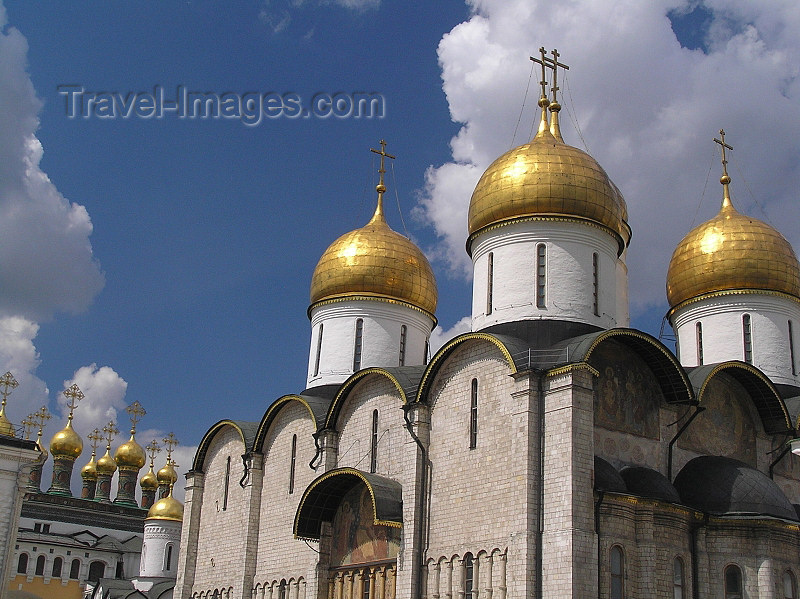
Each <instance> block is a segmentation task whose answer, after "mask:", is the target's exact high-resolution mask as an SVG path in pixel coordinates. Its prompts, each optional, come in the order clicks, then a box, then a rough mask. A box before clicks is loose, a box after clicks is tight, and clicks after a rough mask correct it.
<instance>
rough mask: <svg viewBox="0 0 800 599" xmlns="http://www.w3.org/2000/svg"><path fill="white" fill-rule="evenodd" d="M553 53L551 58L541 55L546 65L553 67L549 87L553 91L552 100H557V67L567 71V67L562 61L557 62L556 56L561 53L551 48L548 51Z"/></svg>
mask: <svg viewBox="0 0 800 599" xmlns="http://www.w3.org/2000/svg"><path fill="white" fill-rule="evenodd" d="M550 54H552V55H553V58H547V57H543V60H544V61H545V62H546V63H547V66H548V67H550V68H551V69H553V87H551V88H550V91H551V92H553V102H557V101H558V90H559V89H560V88H559V87H558V67H561V68H562V69H564V70H565V71H569V67H568V66H567V65H565V64H563V63H560V62H558V57H559V56H561V54H559V53H558V50H556V49H555V48H553V51H552V52H550Z"/></svg>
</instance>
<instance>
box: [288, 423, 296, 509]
mask: <svg viewBox="0 0 800 599" xmlns="http://www.w3.org/2000/svg"><path fill="white" fill-rule="evenodd" d="M296 467H297V435H293V436H292V461H291V462H290V463H289V495H291V494H292V493H294V472H295V468H296Z"/></svg>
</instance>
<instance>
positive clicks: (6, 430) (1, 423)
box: [0, 408, 15, 437]
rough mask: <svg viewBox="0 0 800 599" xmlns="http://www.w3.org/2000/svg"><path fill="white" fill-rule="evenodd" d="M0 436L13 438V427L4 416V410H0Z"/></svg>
mask: <svg viewBox="0 0 800 599" xmlns="http://www.w3.org/2000/svg"><path fill="white" fill-rule="evenodd" d="M0 435H5V436H7V437H13V436H15V434H14V425H13V424H11V421H10V420H9V419H8V417H7V416H6V410H5V408H3V409H2V410H0Z"/></svg>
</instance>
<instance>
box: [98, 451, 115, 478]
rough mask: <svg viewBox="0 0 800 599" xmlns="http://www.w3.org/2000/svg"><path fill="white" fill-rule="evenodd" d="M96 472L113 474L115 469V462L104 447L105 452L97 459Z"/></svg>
mask: <svg viewBox="0 0 800 599" xmlns="http://www.w3.org/2000/svg"><path fill="white" fill-rule="evenodd" d="M95 468H97V474H114V472H116V470H117V463H116V462H115V461H114V458H112V457H111V453H110V451H109V450H108V448H106V453H105V455H103V457H102V458H100V459H99V460H97V466H95Z"/></svg>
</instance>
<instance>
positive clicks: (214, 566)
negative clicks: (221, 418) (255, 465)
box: [192, 426, 252, 597]
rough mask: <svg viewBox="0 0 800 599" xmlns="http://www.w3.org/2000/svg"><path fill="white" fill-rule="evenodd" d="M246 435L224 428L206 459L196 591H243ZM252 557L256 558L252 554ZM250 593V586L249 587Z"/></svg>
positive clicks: (238, 594)
mask: <svg viewBox="0 0 800 599" xmlns="http://www.w3.org/2000/svg"><path fill="white" fill-rule="evenodd" d="M244 452H245V447H244V443H243V441H242V437H241V435H240V434H239V431H237V430H236V429H235V428H233V427H232V426H226V427H224V428H222V429H221V430H220V431H219V432H218V433H217V434H216V435H215V436H214V438H213V439H212V441H211V443H210V446H209V448H208V452H207V454H206V459H205V477H204V488H203V501H202V508H201V511H200V518H199V523H198V533H199V534H198V538H197V553H196V555H197V558H196V564H195V572H194V584H193V586H192V590H193V592H200V591H204V590H206V589H216V588H228V587H229V586H232V587H233V588H234V593H235V595H234V596H235V597H243V596H244V597H247V596H248V595H246V594H245V595H242V592H243V590H242V589H241V588H240V584H241V583H240V581H241V571H242V569H243V564H244V563H245V561H246V556H245V555H244V546H245V543H244V539H245V538H246V537H247V528H248V526H249V525H250V524H251V523H250V514H249V505H248V503H247V502H246V501H245V499H246V491H247V490H246V489H242V487H240V486H239V480H240V478H241V477H242V474H243V466H242V459H241V455H242V454H243V453H244ZM228 457H230V464H231V468H230V477H229V480H228V501H227V506H225V505H224V503H225V499H224V494H225V474H226V468H227V461H228ZM251 559H252V558H251ZM246 591H247V593H249V592H250V589H246Z"/></svg>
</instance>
